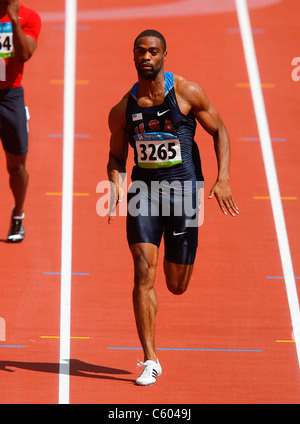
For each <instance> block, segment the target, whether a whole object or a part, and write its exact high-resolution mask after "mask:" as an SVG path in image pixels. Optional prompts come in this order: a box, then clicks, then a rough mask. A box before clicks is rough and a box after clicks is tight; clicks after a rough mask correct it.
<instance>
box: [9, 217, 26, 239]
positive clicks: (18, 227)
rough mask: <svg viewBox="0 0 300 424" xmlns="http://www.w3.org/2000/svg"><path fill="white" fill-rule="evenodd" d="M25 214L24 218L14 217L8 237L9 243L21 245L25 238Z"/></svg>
mask: <svg viewBox="0 0 300 424" xmlns="http://www.w3.org/2000/svg"><path fill="white" fill-rule="evenodd" d="M24 218H25V214H24V212H23V214H22V216H12V217H11V222H10V228H9V232H8V236H7V242H8V243H20V242H21V241H23V239H24V237H25V231H24V225H23V220H24Z"/></svg>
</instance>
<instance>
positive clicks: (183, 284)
mask: <svg viewBox="0 0 300 424" xmlns="http://www.w3.org/2000/svg"><path fill="white" fill-rule="evenodd" d="M166 282H167V287H168V290H169V291H170V292H171V293H172V294H175V295H177V296H180V295H182V294H183V293H185V292H186V291H187V288H188V283H189V282H188V281H176V280H175V281H174V280H172V279H171V278H166Z"/></svg>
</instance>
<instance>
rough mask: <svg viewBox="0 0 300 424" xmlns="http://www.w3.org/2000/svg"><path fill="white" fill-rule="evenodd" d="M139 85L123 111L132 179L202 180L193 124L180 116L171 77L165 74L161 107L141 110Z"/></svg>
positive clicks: (135, 85)
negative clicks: (129, 147) (132, 164)
mask: <svg viewBox="0 0 300 424" xmlns="http://www.w3.org/2000/svg"><path fill="white" fill-rule="evenodd" d="M137 93H138V82H137V83H136V84H134V86H133V87H132V89H131V91H130V96H129V98H128V104H127V110H126V122H127V124H126V126H127V132H128V137H129V143H130V145H131V146H132V147H133V149H134V160H135V166H134V168H133V171H132V180H133V181H135V180H140V181H144V182H146V183H147V184H150V182H151V181H153V180H155V181H203V175H202V169H201V161H200V155H199V150H198V147H197V144H196V142H195V141H194V136H195V130H196V121H195V118H194V117H193V116H192V115H191V114H190V115H188V116H185V115H184V114H183V113H181V111H180V109H179V106H178V103H177V99H176V94H175V89H174V75H173V74H172V73H169V72H165V97H164V101H163V103H162V104H160V105H158V106H152V107H140V106H139V105H138V103H137Z"/></svg>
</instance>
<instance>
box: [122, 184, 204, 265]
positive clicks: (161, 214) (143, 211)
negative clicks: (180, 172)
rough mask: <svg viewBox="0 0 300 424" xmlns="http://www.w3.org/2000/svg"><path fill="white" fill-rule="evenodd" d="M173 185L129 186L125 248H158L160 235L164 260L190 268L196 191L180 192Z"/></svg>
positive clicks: (195, 242) (194, 245) (194, 241)
mask: <svg viewBox="0 0 300 424" xmlns="http://www.w3.org/2000/svg"><path fill="white" fill-rule="evenodd" d="M163 183H165V182H163ZM176 183H178V185H177V187H176V184H175V185H174V184H173V183H172V184H171V186H170V185H169V183H166V185H165V186H164V185H163V184H161V185H160V186H159V189H158V186H157V185H156V186H155V187H153V186H152V185H151V187H149V186H147V185H146V184H145V183H143V182H141V181H139V182H137V181H135V182H134V183H133V184H132V185H131V187H130V188H129V191H128V197H127V202H128V211H127V223H126V231H127V241H128V244H129V246H131V245H132V244H135V243H151V244H154V245H156V246H157V247H159V246H160V243H161V240H162V236H164V248H165V259H166V260H167V261H168V262H172V263H176V264H183V265H191V264H193V263H194V261H195V257H196V252H197V247H198V223H197V219H198V213H199V206H200V202H199V198H198V195H199V192H198V191H197V190H195V189H193V190H191V191H190V190H187V191H184V190H183V188H182V187H183V186H182V183H179V182H176ZM164 188H166V189H164ZM198 205H199V206H198Z"/></svg>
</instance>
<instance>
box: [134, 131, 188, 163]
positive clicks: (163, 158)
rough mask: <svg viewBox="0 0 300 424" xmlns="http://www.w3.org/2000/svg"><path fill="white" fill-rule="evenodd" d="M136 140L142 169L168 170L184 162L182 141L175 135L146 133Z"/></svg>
mask: <svg viewBox="0 0 300 424" xmlns="http://www.w3.org/2000/svg"><path fill="white" fill-rule="evenodd" d="M135 138H136V151H137V157H138V165H139V166H140V167H141V168H166V167H170V166H174V165H177V164H179V163H181V162H182V159H181V150H180V141H179V140H178V138H177V137H176V136H174V135H173V134H169V133H148V134H147V133H146V134H138V135H136V136H135Z"/></svg>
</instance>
